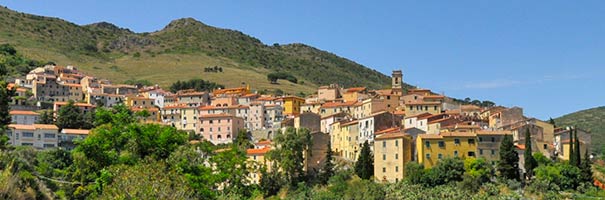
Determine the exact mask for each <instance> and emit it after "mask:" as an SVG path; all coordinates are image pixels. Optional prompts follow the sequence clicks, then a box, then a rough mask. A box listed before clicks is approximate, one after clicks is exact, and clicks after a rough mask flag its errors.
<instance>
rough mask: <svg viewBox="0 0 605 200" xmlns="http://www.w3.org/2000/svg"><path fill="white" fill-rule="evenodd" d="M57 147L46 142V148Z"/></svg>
mask: <svg viewBox="0 0 605 200" xmlns="http://www.w3.org/2000/svg"><path fill="white" fill-rule="evenodd" d="M52 147H55V144H44V148H52Z"/></svg>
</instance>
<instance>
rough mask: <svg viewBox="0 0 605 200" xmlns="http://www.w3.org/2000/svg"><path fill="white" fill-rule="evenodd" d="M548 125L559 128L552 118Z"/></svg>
mask: <svg viewBox="0 0 605 200" xmlns="http://www.w3.org/2000/svg"><path fill="white" fill-rule="evenodd" d="M548 123H549V124H552V125H553V126H555V127H557V124H556V123H555V120H554V119H552V117H551V118H550V119H548Z"/></svg>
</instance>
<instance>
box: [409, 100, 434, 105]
mask: <svg viewBox="0 0 605 200" xmlns="http://www.w3.org/2000/svg"><path fill="white" fill-rule="evenodd" d="M405 105H441V102H433V101H428V102H427V101H417V102H410V103H405Z"/></svg>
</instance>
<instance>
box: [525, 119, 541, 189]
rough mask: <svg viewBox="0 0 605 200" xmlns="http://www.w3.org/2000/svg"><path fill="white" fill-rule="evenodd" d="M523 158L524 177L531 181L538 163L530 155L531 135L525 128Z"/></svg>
mask: <svg viewBox="0 0 605 200" xmlns="http://www.w3.org/2000/svg"><path fill="white" fill-rule="evenodd" d="M523 157H524V158H525V173H526V176H527V178H529V179H531V177H532V176H533V174H534V168H536V167H537V166H538V162H537V161H536V159H535V158H534V156H533V155H532V148H531V133H530V132H529V128H527V130H526V131H525V153H524V156H523Z"/></svg>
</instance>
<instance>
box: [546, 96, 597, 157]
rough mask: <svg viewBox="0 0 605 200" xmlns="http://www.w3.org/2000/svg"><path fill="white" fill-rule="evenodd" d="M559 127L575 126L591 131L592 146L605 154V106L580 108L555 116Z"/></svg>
mask: <svg viewBox="0 0 605 200" xmlns="http://www.w3.org/2000/svg"><path fill="white" fill-rule="evenodd" d="M555 123H556V124H557V126H559V127H563V126H577V127H580V128H582V129H586V130H588V131H590V132H591V133H592V147H593V149H594V150H595V151H598V152H599V153H602V154H605V106H604V107H597V108H591V109H588V110H582V111H578V112H575V113H571V114H567V115H564V116H562V117H559V118H556V119H555Z"/></svg>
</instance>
